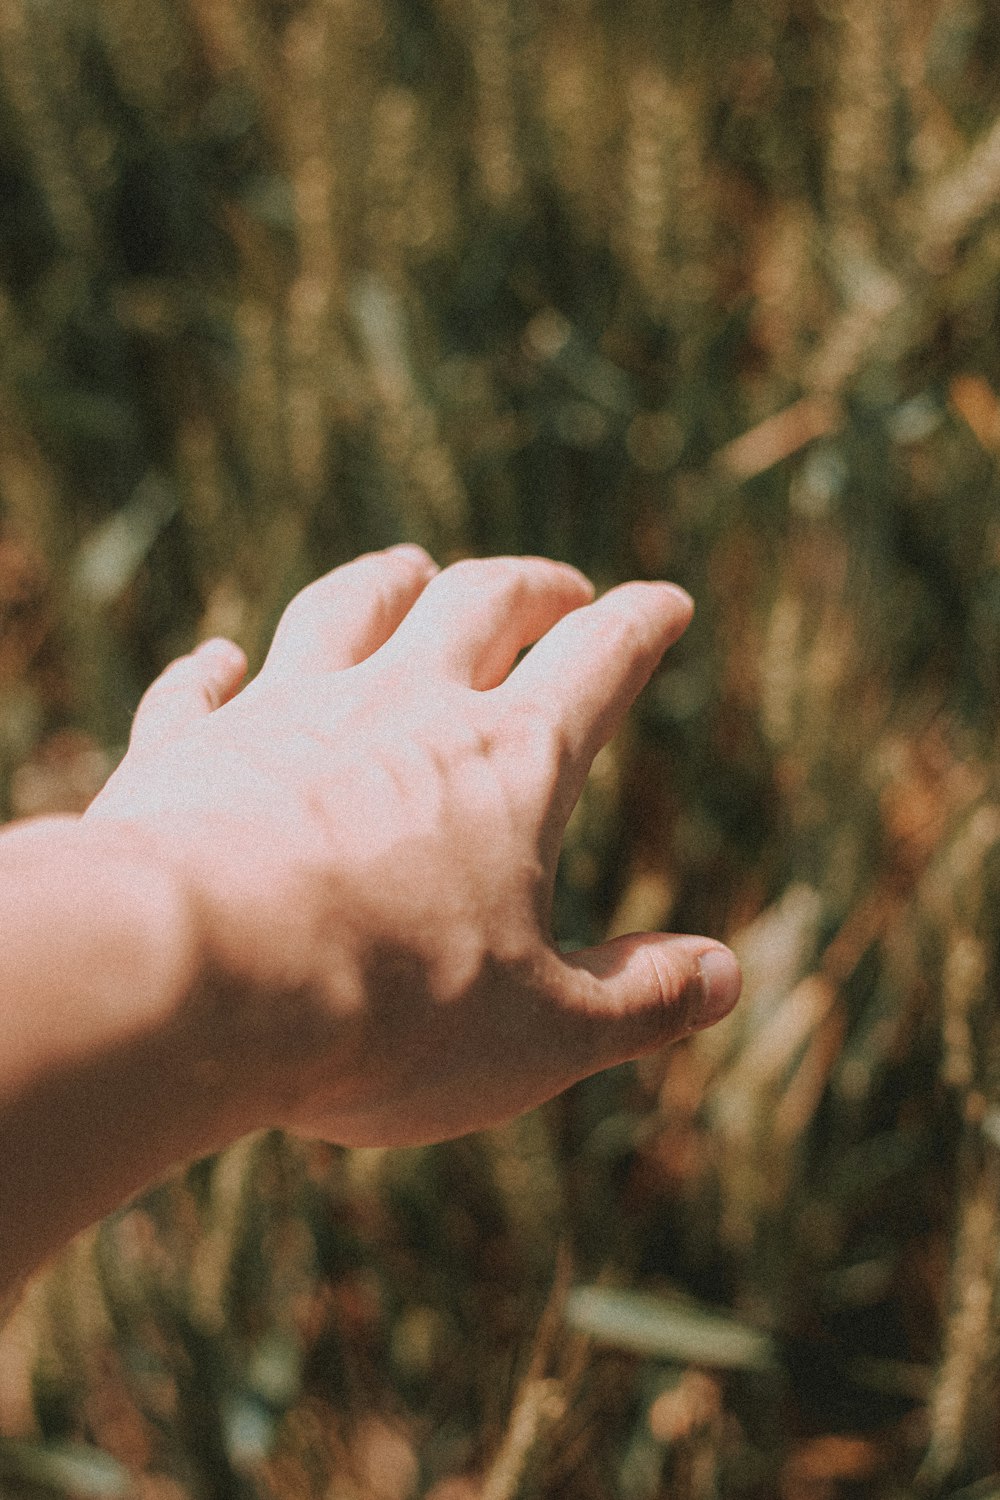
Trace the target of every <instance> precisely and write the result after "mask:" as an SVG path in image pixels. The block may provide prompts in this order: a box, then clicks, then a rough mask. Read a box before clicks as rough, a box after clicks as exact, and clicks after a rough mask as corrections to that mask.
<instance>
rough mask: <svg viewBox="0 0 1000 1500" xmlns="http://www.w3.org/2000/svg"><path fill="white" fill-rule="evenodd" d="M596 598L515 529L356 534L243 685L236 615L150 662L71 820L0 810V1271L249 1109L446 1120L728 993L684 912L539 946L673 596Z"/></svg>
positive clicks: (249, 1115)
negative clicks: (106, 759) (456, 546)
mask: <svg viewBox="0 0 1000 1500" xmlns="http://www.w3.org/2000/svg"><path fill="white" fill-rule="evenodd" d="M592 601H593V590H592V588H591V586H590V585H589V584H588V583H587V581H586V580H585V579H584V578H583V577H582V576H581V575H580V574H578V573H576V572H575V570H573V569H570V568H567V567H564V566H563V565H561V564H556V563H552V562H548V561H546V560H544V559H540V558H494V559H490V560H488V561H483V562H468V563H460V564H456V565H455V566H453V567H451V568H448V569H446V570H445V571H444V572H443V573H439V572H438V570H437V569H436V568H435V566H434V564H433V563H432V562H431V560H430V559H429V558H428V557H427V555H426V554H425V553H423V552H421V551H420V549H418V548H400V549H392V550H390V551H389V552H386V553H379V554H373V555H370V556H366V557H363V558H359V559H357V560H356V561H355V562H353V563H350V564H348V565H347V566H345V567H343V568H339V569H337V570H336V571H335V572H333V573H331V574H328V575H327V576H326V577H325V578H322V579H319V580H318V581H317V582H316V583H315V584H313V585H311V586H310V587H309V588H308V589H305V590H303V592H302V593H301V594H299V595H298V596H297V598H296V599H295V600H293V601H292V604H291V605H290V606H289V608H288V610H287V611H286V613H285V616H284V617H283V619H282V621H281V623H280V625H279V628H278V631H277V633H276V636H275V640H274V643H273V645H272V648H271V652H270V653H269V656H268V660H267V662H266V663H265V665H264V667H263V669H262V671H261V672H260V674H259V675H258V677H257V678H256V679H255V680H254V681H253V682H252V683H251V684H250V685H249V686H247V687H245V688H243V690H242V691H240V684H241V682H242V680H243V676H244V673H245V670H246V663H245V660H244V659H243V657H242V653H240V652H239V651H238V650H237V648H235V647H232V646H230V645H229V644H228V643H214V644H213V645H210V646H209V647H208V648H205V649H203V650H201V651H199V652H196V653H194V654H193V655H192V656H190V657H185V658H182V659H181V660H180V661H179V662H175V663H174V664H173V665H172V666H171V667H170V668H168V669H167V671H166V672H165V673H164V674H163V675H162V676H161V677H160V678H158V679H157V681H156V682H155V683H154V684H153V686H152V688H151V689H150V690H149V692H148V693H147V695H146V697H145V698H144V699H143V702H142V704H141V705H140V708H139V711H138V713H137V715H136V721H135V725H134V728H133V735H132V743H131V746H130V749H129V753H128V755H127V756H126V758H125V760H124V761H123V763H122V765H121V766H120V767H119V769H118V771H116V773H115V774H114V776H112V778H111V780H110V781H109V783H108V785H107V787H106V788H105V789H104V791H103V792H102V793H101V794H100V796H99V797H98V798H97V799H96V801H95V803H94V804H93V806H92V807H91V809H90V810H89V811H88V813H87V814H86V815H85V817H84V818H83V819H82V820H74V819H48V820H42V821H39V822H38V823H35V824H27V825H21V826H20V827H15V828H13V829H11V830H9V831H7V832H6V833H4V834H2V835H0V909H2V911H3V914H4V937H3V944H2V948H0V1199H2V1211H0V1291H2V1289H3V1288H4V1287H5V1286H7V1285H9V1284H10V1283H12V1282H13V1281H14V1280H15V1279H16V1278H17V1277H19V1276H20V1275H23V1274H24V1273H25V1272H27V1271H28V1270H30V1269H31V1268H32V1267H33V1266H35V1265H36V1264H37V1263H38V1262H39V1261H40V1260H41V1259H42V1258H43V1257H44V1256H45V1255H47V1254H48V1253H49V1252H50V1251H52V1250H54V1249H55V1248H56V1247H57V1246H58V1245H60V1244H61V1243H62V1242H63V1241H64V1240H65V1239H67V1238H68V1237H69V1236H70V1235H71V1234H72V1233H73V1232H74V1231H75V1230H77V1229H79V1228H82V1227H83V1226H84V1225H86V1224H87V1223H89V1222H92V1221H93V1220H94V1219H95V1218H97V1217H99V1216H100V1215H101V1214H102V1213H105V1212H107V1211H108V1210H110V1209H111V1208H113V1207H115V1206H116V1205H117V1204H119V1203H121V1202H122V1201H124V1199H126V1198H127V1197H129V1196H130V1195H131V1194H132V1193H134V1192H135V1191H137V1190H138V1189H139V1188H140V1187H142V1186H143V1185H145V1184H146V1183H148V1182H150V1181H152V1180H154V1179H155V1178H156V1177H158V1176H160V1175H162V1174H163V1173H164V1172H165V1171H167V1170H168V1169H169V1168H170V1167H171V1166H172V1165H174V1164H177V1163H180V1162H183V1161H185V1160H188V1159H190V1158H192V1157H194V1156H197V1155H199V1154H204V1153H205V1152H207V1151H210V1150H213V1149H216V1148H218V1147H221V1146H222V1145H224V1144H226V1143H227V1142H228V1141H231V1140H233V1139H235V1138H236V1137H237V1136H239V1135H240V1134H242V1133H244V1132H246V1131H248V1130H252V1129H256V1128H263V1127H268V1126H279V1127H282V1128H286V1129H289V1130H293V1131H297V1132H300V1133H303V1134H310V1135H317V1136H323V1137H325V1138H327V1139H329V1140H333V1141H338V1142H343V1143H346V1144H367V1145H375V1144H413V1143H417V1142H423V1141H430V1140H439V1139H444V1138H446V1137H448V1136H453V1135H458V1134H461V1133H463V1132H466V1131H470V1130H475V1129H479V1128H482V1127H485V1126H488V1125H493V1124H496V1123H499V1122H500V1121H502V1120H505V1119H509V1118H511V1117H512V1116H514V1115H516V1114H518V1113H520V1112H522V1111H523V1110H526V1109H530V1108H532V1107H533V1106H535V1105H537V1104H539V1103H541V1102H542V1101H543V1100H545V1099H548V1098H551V1097H552V1096H553V1095H554V1094H556V1093H558V1092H559V1091H560V1090H561V1089H563V1088H565V1087H566V1086H567V1085H569V1084H570V1083H572V1082H574V1081H576V1080H577V1079H579V1078H582V1077H585V1076H587V1075H588V1074H590V1073H593V1072H596V1071H598V1070H599V1069H601V1068H604V1067H607V1066H610V1065H611V1064H613V1063H616V1062H621V1061H624V1060H626V1059H628V1058H631V1057H636V1056H639V1055H640V1054H642V1053H643V1052H647V1051H649V1050H651V1049H653V1048H655V1047H658V1046H660V1045H662V1044H664V1043H665V1042H668V1041H670V1040H672V1039H674V1038H675V1037H677V1036H680V1035H683V1034H685V1033H686V1032H688V1031H691V1030H694V1029H696V1028H698V1027H701V1026H705V1025H710V1024H711V1023H712V1022H713V1021H715V1020H718V1019H719V1018H720V1017H721V1016H722V1015H724V1014H725V1013H726V1012H727V1011H728V1010H729V1009H731V1007H732V1005H733V1004H734V1003H735V1000H736V997H737V994H738V990H739V971H738V969H737V967H736V964H735V961H734V960H733V958H732V955H731V954H729V952H728V950H727V949H725V948H723V947H722V946H721V945H720V944H718V943H714V942H712V941H711V940H709V939H707V938H693V937H672V936H671V937H663V936H660V935H657V934H634V935H632V936H630V937H626V938H620V939H617V940H616V941H614V942H612V943H608V944H605V945H602V946H601V947H599V948H596V949H593V950H588V951H586V952H582V953H577V954H572V955H566V954H560V953H559V952H558V951H557V950H556V948H555V946H554V945H553V943H552V940H551V933H550V929H549V922H550V911H551V900H552V888H553V883H554V879H555V869H556V862H557V859H558V854H559V848H560V844H561V840H562V834H563V830H564V828H565V825H566V820H567V818H568V816H569V813H570V812H571V810H572V808H573V805H574V804H575V802H576V800H577V797H578V796H579V793H580V791H581V789H582V786H583V782H584V780H585V778H586V774H587V771H588V769H589V766H590V764H591V761H592V760H593V757H594V755H595V754H596V753H597V751H598V750H599V749H600V747H601V746H602V745H603V744H604V743H606V742H607V740H608V739H609V738H610V737H611V735H612V734H613V733H614V731H615V729H616V728H617V726H618V724H619V723H620V722H621V720H622V718H623V716H624V714H625V712H626V711H627V709H628V707H629V706H630V704H631V703H632V701H633V700H634V698H635V697H636V695H637V694H638V692H639V691H640V690H641V688H642V687H643V685H644V684H645V682H646V681H647V680H648V678H649V676H650V674H651V673H652V671H653V669H654V668H655V666H656V663H657V662H658V661H659V659H660V657H661V655H662V654H663V651H664V650H665V649H666V648H667V647H668V646H669V645H670V644H671V642H672V641H673V640H674V639H676V637H677V636H678V635H679V634H680V633H681V631H682V630H683V629H684V627H685V626H686V624H687V622H688V619H689V618H690V608H691V607H690V601H689V600H687V598H686V596H685V595H684V594H683V593H682V592H681V591H680V590H677V589H673V588H671V587H670V586H668V585H659V584H627V585H624V586H622V587H621V588H619V589H614V590H611V591H610V593H609V594H607V595H605V596H604V598H603V599H601V600H599V601H597V602H596V603H594V602H592ZM533 642H537V643H538V644H537V645H534V646H533V649H532V650H531V651H530V652H529V653H528V654H527V656H526V657H525V658H524V659H523V660H522V661H521V662H520V663H518V665H517V666H516V667H514V662H515V660H516V658H517V656H518V654H519V653H520V651H521V650H522V649H523V648H524V647H525V646H528V645H531V644H532V643H533ZM512 668H513V670H512Z"/></svg>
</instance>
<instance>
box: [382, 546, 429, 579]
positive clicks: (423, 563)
mask: <svg viewBox="0 0 1000 1500" xmlns="http://www.w3.org/2000/svg"><path fill="white" fill-rule="evenodd" d="M384 556H386V557H399V558H403V559H408V560H409V561H411V562H415V563H417V564H419V565H420V567H422V568H423V570H424V572H426V573H427V574H429V575H430V576H433V575H434V574H435V573H440V571H441V569H440V568H439V567H438V565H437V563H436V562H435V561H434V559H433V557H431V555H430V553H429V552H427V551H426V550H425V549H424V548H423V547H421V546H419V545H418V543H416V542H397V543H396V544H395V545H394V546H392V547H387V548H386V549H385V553H384Z"/></svg>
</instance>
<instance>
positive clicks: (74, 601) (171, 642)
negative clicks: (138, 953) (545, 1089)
mask: <svg viewBox="0 0 1000 1500" xmlns="http://www.w3.org/2000/svg"><path fill="white" fill-rule="evenodd" d="M998 38H1000V10H998V7H997V5H996V4H995V3H991V0H887V3H885V4H876V3H872V0H747V3H737V0H732V3H729V4H727V3H724V0H677V3H675V4H660V5H657V4H653V3H651V0H617V3H615V0H246V3H242V0H143V3H141V4H140V3H138V0H100V3H98V0H45V3H42V0H0V206H2V212H0V403H2V412H3V416H2V421H0V799H2V803H3V807H2V813H3V815H4V816H8V817H16V816H22V815H25V814H30V813H34V812H38V811H44V810H49V809H55V808H60V809H62V808H70V809H74V808H77V809H78V808H82V807H84V806H85V805H86V802H87V800H88V798H89V797H90V796H91V795H92V794H93V792H94V791H95V790H96V788H97V787H98V786H99V785H100V784H101V781H102V779H103V777H104V776H105V775H106V774H107V772H108V770H109V769H110V767H111V766H112V765H113V764H114V762H115V759H116V757H117V756H119V755H120V754H121V751H122V748H123V745H124V742H125V739H126V737H127V732H128V724H129V716H130V714H131V712H132V710H133V708H134V706H135V703H136V701H137V699H138V696H139V693H140V692H141V689H142V687H143V685H144V684H145V683H146V682H147V681H148V680H149V678H150V677H151V676H152V675H153V674H154V673H155V672H156V671H157V670H158V669H159V668H160V667H161V666H162V665H163V664H164V663H165V662H166V661H167V660H168V659H169V658H170V657H171V656H172V655H174V654H176V653H177V652H178V651H180V650H183V649H186V648H187V647H188V646H189V645H190V644H191V642H192V641H193V640H194V639H195V638H196V637H197V636H200V635H205V634H209V633H215V632H223V633H227V634H231V635H233V636H234V637H235V638H237V639H238V640H239V641H240V642H241V643H242V644H243V645H244V646H245V647H246V648H247V650H248V652H249V653H250V655H251V658H252V660H254V661H255V662H259V660H260V658H261V654H262V650H263V648H264V646H265V643H266V641H267V639H268V636H269V632H270V631H271V629H272V628H273V625H274V622H275V620H276V618H277V615H278V613H279V611H280V609H281V607H282V605H283V604H284V602H285V601H286V600H287V599H288V598H289V597H290V595H291V594H292V593H293V592H294V590H295V589H296V588H297V587H298V586H299V585H301V584H302V583H304V582H305V581H307V580H308V579H309V578H311V577H312V576H314V575H315V574H316V573H318V572H320V571H322V570H323V569H325V568H328V567H331V566H333V565H335V564H336V563H337V562H339V561H342V560H344V559H345V558H347V557H349V556H351V555H353V554H354V553H356V552H358V551H360V550H363V549H364V548H366V547H368V546H372V545H384V544H386V543H388V542H390V541H393V540H398V539H402V538H404V537H405V538H408V539H412V540H417V541H420V542H422V543H424V544H425V545H426V546H428V547H429V548H430V549H431V550H432V551H433V552H434V553H435V555H436V556H437V557H438V559H439V560H440V561H442V562H443V561H447V560H449V559H453V558H455V557H458V556H461V555H463V554H465V553H468V552H481V553H483V552H493V551H515V552H522V551H537V552H544V553H549V554H552V555H557V556H562V557H567V558H569V559H570V560H572V561H573V562H575V563H577V564H578V565H580V566H581V567H583V568H585V569H586V570H588V571H589V572H590V573H591V574H592V576H594V577H595V578H596V579H597V580H598V581H599V583H600V584H601V585H602V586H606V585H608V584H611V583H613V582H615V581H618V580H620V579H622V578H625V577H635V576H662V575H664V574H666V575H669V576H672V577H675V578H677V579H678V580H679V581H681V582H683V583H684V584H685V585H686V586H687V587H688V588H689V589H690V590H691V591H692V593H694V594H695V596H696V598H697V600H698V604H699V614H698V619H697V621H696V624H695V626H694V627H693V628H692V630H691V632H690V633H689V636H688V638H686V639H685V641H684V642H683V643H682V644H681V645H680V646H679V647H678V648H677V649H676V650H675V651H674V652H673V653H672V654H671V657H670V659H669V662H668V664H667V665H666V667H665V669H664V670H663V672H662V673H661V675H660V676H659V677H658V678H657V680H656V681H655V683H654V684H653V685H652V686H651V688H650V689H649V690H648V692H647V693H646V694H645V695H644V698H643V700H642V702H641V704H640V706H639V709H638V711H637V713H636V714H635V716H634V718H633V721H632V723H631V726H630V729H629V732H628V733H627V734H626V735H624V736H622V737H621V739H620V740H619V741H618V742H616V744H615V745H614V746H613V747H611V748H610V749H609V750H608V751H606V752H604V753H603V754H602V755H601V757H600V758H599V760H598V763H597V765H596V766H595V770H594V775H593V777H592V778H591V782H590V784H589V785H588V788H587V791H586V794H585V797H584V799H583V802H582V803H581V806H580V808H579V810H578V812H577V814H576V815H575V816H574V819H573V822H572V825H571V828H570V831H569V835H568V838H567V844H566V852H565V858H564V861H563V865H562V869H561V878H560V890H559V895H558V901H557V928H558V933H557V935H558V937H559V939H560V940H561V941H562V942H564V943H567V944H577V943H584V942H591V941H597V940H599V939H600V937H601V936H602V935H604V934H606V933H609V932H613V931H623V930H629V929H632V928H643V927H664V928H671V927H672V928H677V929H680V930H699V931H710V932H712V933H714V934H717V935H720V936H725V937H728V938H732V939H733V940H734V941H735V942H736V945H737V946H738V948H739V949H740V951H741V953H742V956H743V958H744V960H745V966H746V973H747V985H746V995H745V1000H744V1001H743V1003H742V1005H741V1007H740V1009H739V1010H738V1012H737V1013H736V1014H735V1015H734V1017H732V1018H731V1019H730V1021H728V1022H726V1023H724V1024H723V1025H722V1026H720V1027H718V1028H717V1029H715V1030H714V1031H712V1032H709V1033H707V1034H704V1035H702V1036H700V1037H697V1038H694V1039H692V1040H691V1041H689V1042H687V1043H685V1044H683V1045H681V1046H678V1047H676V1048H674V1049H672V1050H671V1051H669V1052H668V1053H666V1054H664V1055H662V1056H660V1057H657V1058H654V1059H652V1060H647V1061H646V1062H644V1063H643V1064H642V1066H641V1067H639V1068H624V1069H620V1070H616V1071H614V1072H613V1073H611V1074H608V1075H605V1076H602V1077H600V1078H597V1079H594V1080H591V1081H590V1082H589V1083H587V1084H586V1085H582V1086H580V1087H578V1088H576V1089H574V1090H572V1091H571V1092H570V1093H569V1094H568V1095H566V1096H565V1097H563V1098H562V1099H560V1100H558V1101H556V1102H554V1103H553V1104H552V1105H551V1106H549V1107H548V1108H547V1109H545V1110H543V1111H540V1112H538V1113H537V1114H535V1115H533V1116H530V1117H528V1118H527V1119H525V1120H523V1121H521V1122H519V1123H517V1124H516V1125H513V1126H511V1127H509V1128H508V1129H506V1130H504V1131H500V1132H496V1133H494V1134H491V1135H488V1136H484V1137H477V1138H473V1139H469V1140H465V1141H460V1142H458V1143H455V1144H452V1145H447V1146H442V1147H439V1148H435V1149H433V1150H423V1151H413V1152H407V1153H389V1152H385V1151H374V1150H373V1151H353V1152H345V1151H342V1150H338V1149H331V1148H328V1147H325V1146H319V1145H309V1146H303V1145H301V1144H295V1143H292V1142H289V1141H286V1140H283V1139H281V1138H280V1137H277V1136H265V1137H260V1138H253V1139H250V1140H247V1141H245V1142H242V1143H241V1144H239V1145H238V1146H236V1147H235V1148H233V1149H232V1150H231V1151H230V1152H228V1153H227V1154H226V1155H224V1156H223V1157H221V1158H219V1159H217V1160H214V1161H209V1162H205V1163H201V1164H199V1165H198V1166H196V1167H195V1168H194V1169H193V1170H192V1171H191V1172H190V1174H189V1175H188V1176H187V1177H186V1178H185V1179H183V1180H182V1179H178V1180H176V1181H172V1182H169V1183H167V1184H165V1185H163V1186H161V1187H160V1188H158V1189H157V1190H156V1191H155V1192H153V1193H152V1194H150V1195H149V1196H148V1197H146V1198H145V1199H143V1200H142V1201H141V1202H140V1203H139V1204H137V1205H134V1206H131V1207H130V1208H128V1209H127V1210H125V1211H123V1212H122V1213H121V1214H119V1215H117V1216H115V1217H114V1218H113V1219H112V1220H110V1221H109V1222H107V1223H105V1224H104V1225H103V1226H101V1227H100V1228H99V1229H98V1230H96V1231H95V1232H93V1233H91V1234H89V1235H87V1236H85V1237H83V1239H82V1240H81V1241H79V1242H78V1243H77V1244H76V1245H75V1246H74V1247H73V1248H72V1249H71V1250H70V1251H69V1252H68V1253H67V1255H66V1256H65V1257H64V1258H63V1259H62V1260H61V1261H60V1262H59V1263H58V1264H56V1265H55V1266H53V1267H51V1268H49V1270H48V1271H47V1272H46V1273H45V1274H44V1275H43V1276H41V1277H40V1278H39V1279H38V1280H37V1281H36V1282H35V1283H34V1284H33V1285H32V1286H31V1287H30V1288H29V1289H28V1291H27V1293H26V1295H25V1297H24V1298H23V1300H22V1302H21V1304H20V1306H19V1307H18V1309H17V1310H16V1311H15V1312H14V1313H13V1314H12V1315H11V1316H10V1317H9V1319H8V1322H7V1324H6V1327H5V1329H4V1331H3V1332H2V1334H0V1493H2V1494H3V1495H4V1496H5V1497H6V1496H7V1495H10V1496H18V1497H20V1496H25V1497H27V1496H35V1495H39V1496H41V1495H50V1494H53V1493H54V1494H69V1495H92V1496H95V1495H101V1496H103V1495H108V1496H111V1495H123V1496H134V1497H136V1500H408V1497H411V1496H414V1497H415V1496H421V1497H425V1500H515V1497H521V1500H536V1497H537V1500H556V1497H566V1500H607V1497H611V1496H614V1497H619V1496H620V1497H622V1500H657V1497H660V1500H667V1497H670V1500H710V1497H716V1496H718V1497H748V1500H751V1497H752V1500H768V1497H771V1496H778V1497H780V1500H837V1497H841V1496H845V1497H846V1496H862V1495H864V1496H873V1497H877V1500H889V1497H899V1496H903V1495H909V1494H914V1493H917V1494H922V1495H926V1496H929V1497H937V1496H941V1497H945V1496H954V1497H958V1496H959V1495H961V1496H963V1497H964V1500H988V1497H993V1496H995V1495H997V1494H1000V1427H998V1420H997V1410H998V1404H997V1402H998V1395H1000V1392H998V1390H997V1358H998V1349H997V1338H996V1333H995V1328H996V1315H995V1302H996V1296H997V1292H996V1287H997V1266H998V1257H1000V1201H998V1194H1000V1018H998V1011H997V1003H996V998H995V997H996V990H997V981H998V974H997V966H998V957H1000V952H998V943H997V936H998V922H997V916H996V912H997V897H998V884H1000V861H998V853H1000V787H998V778H997V770H996V751H995V740H996V732H997V725H998V712H997V704H998V695H997V688H998V677H1000V520H998V516H1000V511H998V509H997V500H998V496H1000V487H998V482H997V458H998V455H1000V402H998V400H997V396H996V392H997V391H998V390H1000V342H998V338H997V327H998V312H1000V213H998V212H997V208H996V205H997V201H998V197H1000V71H998V67H997V64H998V61H1000V56H998V53H1000V41H998ZM991 1476H992V1477H991Z"/></svg>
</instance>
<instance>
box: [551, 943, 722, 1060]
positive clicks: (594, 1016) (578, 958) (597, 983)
mask: <svg viewBox="0 0 1000 1500" xmlns="http://www.w3.org/2000/svg"><path fill="white" fill-rule="evenodd" d="M562 959H563V963H564V965H566V967H567V968H568V969H570V970H571V971H572V978H571V989H572V990H573V992H574V993H573V1006H572V1008H573V1010H574V1011H575V1012H576V1013H577V1014H578V1015H580V1014H582V1016H583V1018H584V1029H585V1030H589V1031H590V1044H591V1047H593V1045H594V1044H595V1043H596V1045H597V1046H598V1048H599V1049H602V1050H603V1056H602V1058H601V1059H600V1060H595V1061H594V1064H593V1067H592V1068H591V1069H590V1071H596V1070H597V1069H598V1068H604V1067H611V1066H613V1065H614V1064H615V1063H618V1062H626V1061H628V1060H629V1059H630V1058H634V1057H641V1056H642V1054H643V1053H645V1052H651V1051H653V1050H654V1049H655V1048H656V1047H662V1046H664V1045H666V1043H668V1042H674V1041H677V1040H678V1038H679V1037H682V1036H687V1035H688V1034H689V1033H690V1032H692V1031H703V1030H704V1029H705V1027H706V1026H713V1025H714V1024H715V1022H716V1021H721V1020H722V1018H723V1016H727V1015H728V1014H729V1012H730V1011H731V1010H732V1008H733V1006H734V1005H735V1004H736V1002H737V1000H738V999H739V995H740V988H741V986H742V982H743V976H742V975H741V973H740V966H739V964H738V963H737V961H736V958H735V957H734V955H733V954H732V953H731V952H730V951H729V949H728V948H725V947H723V945H722V944H721V943H714V942H712V940H711V939H710V938H703V937H675V936H664V935H663V934H660V933H655V932H634V933H630V934H629V935H628V936H627V937H619V938H614V939H612V941H611V942H608V943H602V944H601V945H600V947H598V948H584V949H581V950H580V951H579V952H577V953H567V954H563V955H562Z"/></svg>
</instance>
